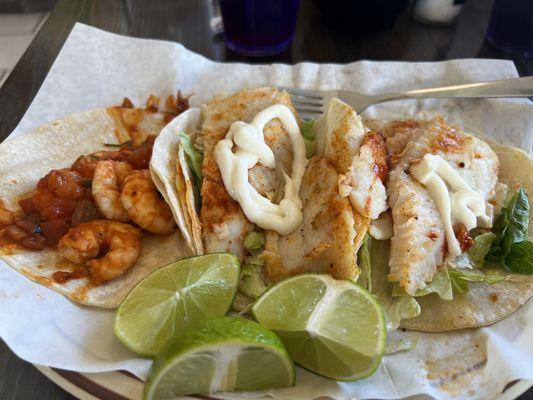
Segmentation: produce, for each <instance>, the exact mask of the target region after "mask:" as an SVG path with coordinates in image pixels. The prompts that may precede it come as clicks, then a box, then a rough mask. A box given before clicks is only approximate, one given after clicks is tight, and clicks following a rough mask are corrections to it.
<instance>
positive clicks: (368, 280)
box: [357, 233, 372, 292]
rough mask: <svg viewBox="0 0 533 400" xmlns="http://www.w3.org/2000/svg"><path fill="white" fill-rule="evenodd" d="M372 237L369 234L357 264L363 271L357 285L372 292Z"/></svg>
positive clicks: (358, 254)
mask: <svg viewBox="0 0 533 400" xmlns="http://www.w3.org/2000/svg"><path fill="white" fill-rule="evenodd" d="M370 246H371V243H370V235H369V234H368V233H367V234H366V235H365V237H364V239H363V242H362V243H361V247H360V248H359V252H358V253H357V261H358V262H357V264H358V266H359V268H360V269H361V274H360V275H359V278H358V279H357V284H359V285H360V286H362V287H363V288H365V289H366V290H368V291H369V292H372V263H371V260H370Z"/></svg>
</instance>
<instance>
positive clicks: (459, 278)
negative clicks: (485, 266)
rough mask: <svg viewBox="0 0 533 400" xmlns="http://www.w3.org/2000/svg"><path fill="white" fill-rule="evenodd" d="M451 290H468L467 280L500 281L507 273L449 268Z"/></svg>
mask: <svg viewBox="0 0 533 400" xmlns="http://www.w3.org/2000/svg"><path fill="white" fill-rule="evenodd" d="M448 274H449V275H450V280H451V283H452V287H453V290H454V291H455V292H457V293H463V294H464V293H467V292H468V282H483V283H487V284H489V285H494V284H495V283H499V282H502V281H504V280H506V279H507V278H508V275H505V274H502V273H500V272H497V271H487V272H486V273H483V272H481V271H480V270H477V269H473V270H470V269H469V270H465V269H459V268H457V269H450V270H449V271H448Z"/></svg>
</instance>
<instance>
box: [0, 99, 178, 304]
mask: <svg viewBox="0 0 533 400" xmlns="http://www.w3.org/2000/svg"><path fill="white" fill-rule="evenodd" d="M167 119H168V114H165V113H156V112H149V111H147V110H144V109H133V108H122V107H113V108H108V109H97V110H92V111H85V112H81V113H78V114H73V115H69V116H67V117H65V118H63V119H61V120H58V121H54V122H51V123H49V124H47V125H44V126H41V127H39V128H37V129H35V130H34V131H32V132H30V133H28V134H26V135H23V136H20V137H16V138H12V139H7V140H6V141H5V142H4V143H2V144H0V197H1V198H2V199H3V200H4V203H5V204H6V206H7V207H8V208H9V209H11V210H14V211H15V210H19V206H18V204H17V201H18V200H20V199H21V198H24V197H26V196H28V195H29V194H30V193H31V192H32V191H33V189H34V188H35V185H36V184H37V182H38V180H39V179H40V178H41V177H43V176H44V175H46V174H47V173H48V172H49V171H50V170H52V169H60V168H66V167H69V166H70V165H72V163H73V162H74V161H75V160H76V159H77V158H78V157H79V156H80V155H82V154H89V153H93V152H96V151H100V150H109V148H108V147H106V146H104V144H105V143H123V142H126V141H132V142H133V143H134V144H139V143H141V142H142V141H143V140H144V139H145V138H146V137H147V136H148V135H157V134H159V132H160V131H161V129H162V128H163V126H165V124H166V122H167ZM142 240H143V247H142V251H141V255H140V257H139V260H138V261H137V262H136V263H135V265H134V266H133V267H132V268H131V270H130V271H128V272H127V273H126V274H125V275H123V276H121V277H119V278H117V279H114V280H112V281H110V282H108V283H105V284H103V285H100V286H93V285H92V284H91V283H90V281H89V280H88V279H87V278H82V279H77V280H71V281H69V282H67V283H66V284H58V283H56V282H54V281H53V280H52V274H53V273H54V272H56V271H58V270H69V269H72V268H74V267H75V266H74V265H73V264H70V263H69V262H66V261H65V260H61V259H60V258H59V256H58V253H57V251H55V250H52V249H45V250H43V251H31V250H25V249H14V250H6V249H3V250H0V259H1V260H3V261H5V262H6V263H7V264H8V265H9V266H10V267H12V268H13V269H15V270H16V271H18V272H20V273H21V274H23V275H25V276H26V277H27V278H29V279H31V280H33V281H35V282H37V283H39V284H41V285H44V286H46V287H49V288H50V289H53V290H55V291H57V292H59V293H61V294H63V295H65V296H66V297H68V298H69V299H71V300H73V301H76V302H79V303H82V304H87V305H92V306H99V307H109V308H112V307H117V306H118V305H119V304H120V302H121V301H122V299H123V298H124V297H125V296H126V295H127V294H128V292H129V291H130V289H131V288H133V286H135V285H136V284H137V283H138V282H139V281H140V280H141V279H142V278H144V277H145V276H146V275H148V274H149V273H150V272H152V271H154V270H156V269H158V268H160V267H162V266H164V265H166V264H169V263H171V262H173V261H176V260H178V259H180V258H183V257H184V256H186V255H187V254H188V251H187V248H186V246H185V243H184V242H183V239H182V237H181V235H180V234H179V233H178V232H175V233H173V234H171V235H167V236H157V235H151V234H148V233H144V234H143V239H142Z"/></svg>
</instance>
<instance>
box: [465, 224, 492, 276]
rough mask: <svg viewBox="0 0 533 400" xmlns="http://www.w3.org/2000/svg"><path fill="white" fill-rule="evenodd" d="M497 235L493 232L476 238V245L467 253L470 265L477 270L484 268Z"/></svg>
mask: <svg viewBox="0 0 533 400" xmlns="http://www.w3.org/2000/svg"><path fill="white" fill-rule="evenodd" d="M494 239H496V235H495V234H494V233H492V232H487V233H482V234H481V235H477V236H476V237H475V238H474V244H472V246H471V247H470V248H469V249H468V250H467V251H466V254H467V256H468V259H469V261H470V264H471V265H472V266H473V267H475V268H483V265H484V263H485V257H486V256H487V254H488V252H489V250H490V247H491V245H492V242H493V241H494Z"/></svg>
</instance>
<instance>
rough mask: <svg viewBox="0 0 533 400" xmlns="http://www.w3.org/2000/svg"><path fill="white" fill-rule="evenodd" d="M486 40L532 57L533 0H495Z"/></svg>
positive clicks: (502, 47) (503, 48) (505, 49)
mask: <svg viewBox="0 0 533 400" xmlns="http://www.w3.org/2000/svg"><path fill="white" fill-rule="evenodd" d="M487 40H488V41H489V42H490V43H491V44H493V45H494V46H496V47H498V48H500V49H502V50H504V51H508V52H512V51H519V52H522V53H523V54H524V55H525V56H526V57H533V0H495V2H494V8H493V9H492V18H491V20H490V24H489V29H488V30H487Z"/></svg>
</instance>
